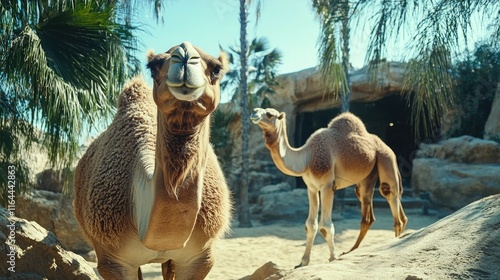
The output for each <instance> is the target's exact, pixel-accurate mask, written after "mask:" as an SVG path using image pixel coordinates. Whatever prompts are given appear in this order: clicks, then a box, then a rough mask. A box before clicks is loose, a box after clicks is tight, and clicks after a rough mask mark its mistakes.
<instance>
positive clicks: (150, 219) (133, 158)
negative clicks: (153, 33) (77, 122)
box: [74, 42, 231, 280]
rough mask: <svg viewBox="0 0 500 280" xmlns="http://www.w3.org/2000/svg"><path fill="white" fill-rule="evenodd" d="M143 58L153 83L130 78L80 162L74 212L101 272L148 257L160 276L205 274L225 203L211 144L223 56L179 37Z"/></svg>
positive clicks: (131, 269) (223, 223) (135, 275)
mask: <svg viewBox="0 0 500 280" xmlns="http://www.w3.org/2000/svg"><path fill="white" fill-rule="evenodd" d="M147 66H148V68H149V69H150V70H151V76H152V78H153V80H154V86H153V90H151V89H150V88H149V87H148V86H147V85H146V83H145V82H144V81H143V79H142V78H134V79H132V81H130V82H129V83H128V85H126V86H125V87H124V89H123V91H122V93H121V94H120V96H119V99H118V109H117V113H116V116H115V118H114V120H113V122H112V123H111V125H110V126H109V127H108V129H107V130H106V131H105V132H103V133H102V134H101V135H100V136H99V137H98V138H97V139H96V140H95V141H94V142H93V143H92V144H91V145H90V147H89V148H88V150H87V152H86V153H85V155H84V156H83V157H82V159H81V160H80V161H79V163H78V166H77V168H76V172H75V182H74V185H75V200H74V208H75V215H76V218H77V219H78V222H79V223H80V226H81V227H82V229H83V231H84V233H85V235H86V236H87V238H88V240H89V241H90V242H91V243H92V245H93V247H94V248H95V252H96V254H97V259H98V270H99V273H100V274H101V276H102V277H103V278H104V279H142V275H141V270H140V265H143V264H146V263H152V262H155V263H162V274H163V278H164V279H173V278H174V276H175V279H176V280H180V279H204V278H205V276H206V275H207V274H208V272H209V271H210V269H211V268H212V265H213V263H214V256H213V249H212V248H213V244H214V241H215V240H216V239H217V238H219V237H221V236H222V235H223V234H224V233H225V232H226V231H227V230H228V227H229V220H230V212H231V202H230V198H229V191H228V188H227V185H226V182H225V179H224V176H223V174H222V171H221V168H220V166H219V163H218V161H217V158H216V156H215V154H214V151H213V149H212V146H211V145H210V143H209V133H210V113H212V112H213V111H214V109H215V108H216V107H217V105H218V103H219V99H220V86H219V82H220V79H221V77H222V75H223V74H224V73H225V72H226V71H227V66H228V60H227V57H226V56H225V55H221V57H219V58H218V59H217V58H214V57H212V56H210V55H207V54H206V53H204V52H203V51H202V50H200V49H198V48H196V47H193V46H192V45H191V44H190V43H189V42H184V43H182V44H181V45H179V46H174V47H172V48H171V49H170V50H169V51H167V52H165V53H160V54H157V55H154V54H153V53H152V52H151V53H149V54H148V65H147ZM151 93H152V94H151Z"/></svg>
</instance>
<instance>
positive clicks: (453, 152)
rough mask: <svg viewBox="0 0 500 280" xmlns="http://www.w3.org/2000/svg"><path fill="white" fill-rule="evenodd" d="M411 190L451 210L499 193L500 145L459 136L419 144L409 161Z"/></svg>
mask: <svg viewBox="0 0 500 280" xmlns="http://www.w3.org/2000/svg"><path fill="white" fill-rule="evenodd" d="M412 173H413V175H412V189H413V192H414V193H415V194H418V193H420V192H428V193H429V194H430V199H431V201H432V202H433V203H436V204H439V205H441V206H445V207H448V208H451V209H458V208H461V207H463V206H465V205H467V204H469V203H471V202H473V201H475V200H478V199H481V198H483V197H486V196H489V195H492V194H498V193H500V144H498V143H497V142H495V141H488V140H482V139H477V138H473V137H470V136H461V137H458V138H451V139H448V140H445V141H443V142H440V143H438V144H428V145H427V144H422V145H421V146H420V150H419V151H418V152H417V154H416V158H415V159H414V160H413V172H412Z"/></svg>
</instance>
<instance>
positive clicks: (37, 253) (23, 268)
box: [0, 208, 99, 280]
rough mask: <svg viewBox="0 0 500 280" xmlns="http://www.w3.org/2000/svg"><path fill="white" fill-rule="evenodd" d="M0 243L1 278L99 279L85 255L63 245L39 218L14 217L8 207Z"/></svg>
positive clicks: (2, 213)
mask: <svg viewBox="0 0 500 280" xmlns="http://www.w3.org/2000/svg"><path fill="white" fill-rule="evenodd" d="M11 225H12V226H11ZM11 236H12V238H14V239H12V238H11ZM12 241H15V243H14V244H13V245H11V243H13V242H12ZM0 244H1V246H0V262H1V263H2V265H1V266H0V275H2V276H0V279H19V280H21V279H99V278H98V277H97V275H96V274H95V272H94V270H93V269H92V267H90V266H89V265H88V264H87V263H86V261H85V260H84V259H83V258H82V257H80V256H78V255H76V254H74V253H72V252H70V251H66V250H65V249H63V246H62V244H61V243H59V241H58V240H57V238H56V237H55V235H54V234H53V233H51V232H49V231H47V230H45V229H44V228H43V227H41V226H40V225H38V224H37V223H36V222H29V221H27V220H24V219H20V218H17V217H11V216H10V214H9V213H8V212H7V210H6V209H4V208H0ZM9 254H12V255H13V256H9ZM12 266H14V268H11V267H12ZM12 270H14V272H13V271H12Z"/></svg>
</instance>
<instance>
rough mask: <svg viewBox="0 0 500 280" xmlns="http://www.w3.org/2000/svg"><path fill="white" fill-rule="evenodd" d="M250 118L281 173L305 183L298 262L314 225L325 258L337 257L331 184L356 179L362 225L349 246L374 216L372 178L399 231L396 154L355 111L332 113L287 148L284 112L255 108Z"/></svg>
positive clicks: (404, 220) (402, 220)
mask: <svg viewBox="0 0 500 280" xmlns="http://www.w3.org/2000/svg"><path fill="white" fill-rule="evenodd" d="M250 118H251V120H252V121H253V122H254V123H255V124H257V125H258V126H259V127H260V128H261V129H262V130H263V132H264V139H265V141H266V147H267V148H268V149H269V151H270V152H271V157H272V159H273V161H274V163H275V164H276V166H277V167H278V169H279V170H280V171H281V172H283V173H285V174H286V175H290V176H296V177H302V179H303V180H304V182H305V183H306V185H307V194H308V198H309V216H308V218H307V220H306V240H307V241H306V250H305V253H304V256H303V257H302V261H301V263H300V264H299V265H298V266H297V267H300V266H306V265H308V264H309V257H310V254H311V249H312V245H313V242H314V238H315V236H316V232H317V230H318V228H319V230H320V232H321V234H322V235H323V237H324V238H325V240H326V242H327V244H328V248H329V250H330V259H329V261H333V260H334V259H335V258H336V254H335V247H334V243H333V234H334V232H335V230H334V226H333V223H332V217H331V214H332V206H333V195H334V192H335V190H340V189H343V188H347V187H349V186H351V185H353V184H356V188H355V193H356V196H357V197H358V199H359V201H360V202H361V215H362V219H361V230H360V233H359V236H358V239H357V240H356V243H355V244H354V246H353V247H352V249H351V250H350V251H352V250H354V249H356V248H358V246H359V244H360V243H361V241H362V240H363V238H364V237H365V234H366V232H367V231H368V230H369V229H370V226H371V225H372V224H373V222H374V221H375V216H374V215H373V203H372V199H373V192H374V188H375V183H376V181H377V178H378V179H380V188H379V190H380V193H381V194H382V196H383V197H385V198H386V199H387V201H388V202H389V205H390V208H391V212H392V216H393V217H394V231H395V233H396V236H399V235H400V234H401V233H402V232H403V231H404V229H405V226H406V223H407V220H408V219H407V218H406V215H405V213H404V211H403V207H402V205H401V201H400V197H401V194H402V192H403V189H402V185H401V175H400V174H399V170H398V166H397V164H396V156H395V155H394V152H393V151H392V150H391V149H390V148H389V147H388V146H387V145H386V144H385V143H384V142H382V140H380V138H378V137H377V136H376V135H373V134H370V133H368V132H367V131H366V128H365V125H364V124H363V122H362V121H361V120H360V119H359V118H358V117H356V116H354V115H353V114H351V113H343V114H341V115H339V116H337V117H336V118H334V119H333V120H331V122H330V123H329V125H328V127H327V128H322V129H319V130H317V131H316V132H314V133H313V134H312V135H311V136H310V138H309V139H308V140H307V141H306V143H305V144H304V146H302V147H300V148H292V147H291V146H290V144H289V143H288V137H287V132H286V120H285V113H283V112H282V113H280V112H278V111H277V110H275V109H272V108H269V109H261V108H256V109H254V110H253V113H252V115H251V116H250ZM318 193H319V195H318ZM320 200H321V218H320V221H319V226H318V208H319V204H320ZM350 251H349V252H350Z"/></svg>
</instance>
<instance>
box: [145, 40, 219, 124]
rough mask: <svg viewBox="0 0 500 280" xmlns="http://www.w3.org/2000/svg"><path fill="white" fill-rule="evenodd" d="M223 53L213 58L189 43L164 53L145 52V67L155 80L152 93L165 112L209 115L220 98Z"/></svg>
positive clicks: (159, 107)
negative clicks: (146, 57) (146, 61)
mask: <svg viewBox="0 0 500 280" xmlns="http://www.w3.org/2000/svg"><path fill="white" fill-rule="evenodd" d="M228 65H229V61H228V59H227V55H226V54H225V53H221V55H220V57H219V58H215V57H212V56H210V55H208V54H206V53H205V52H203V51H202V50H201V49H199V48H197V47H194V46H193V45H191V43H189V42H183V43H182V44H180V45H178V46H174V47H172V48H171V49H170V50H168V51H167V52H165V53H160V54H156V55H155V54H154V53H153V52H150V53H149V54H148V64H147V67H148V69H150V71H151V77H152V78H153V80H154V86H153V96H154V101H155V103H156V105H157V106H158V109H159V110H160V111H161V112H163V113H165V114H167V115H170V116H172V115H174V116H175V115H177V116H180V118H181V119H182V116H185V115H186V114H187V115H193V114H194V115H196V116H207V115H209V114H210V113H211V112H212V111H213V110H215V108H216V107H217V105H218V104H219V101H220V79H221V78H222V76H223V75H224V74H225V73H226V72H227V70H228Z"/></svg>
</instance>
